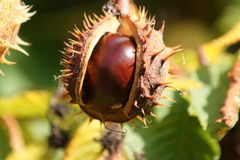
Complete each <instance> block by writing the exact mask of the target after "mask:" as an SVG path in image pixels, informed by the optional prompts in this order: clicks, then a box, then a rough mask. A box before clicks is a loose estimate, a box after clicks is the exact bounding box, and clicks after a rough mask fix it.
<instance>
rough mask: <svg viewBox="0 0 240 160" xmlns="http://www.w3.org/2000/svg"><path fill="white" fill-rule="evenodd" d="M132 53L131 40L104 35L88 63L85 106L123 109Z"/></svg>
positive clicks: (132, 71) (130, 84)
mask: <svg viewBox="0 0 240 160" xmlns="http://www.w3.org/2000/svg"><path fill="white" fill-rule="evenodd" d="M135 53H136V45H135V42H134V41H133V40H131V38H130V37H128V36H125V35H122V34H118V33H108V34H106V35H104V36H103V37H102V38H101V39H100V40H99V42H98V43H97V45H96V46H95V48H94V50H93V53H92V55H91V57H90V59H89V62H88V66H87V71H86V77H85V79H84V83H83V100H84V102H85V103H86V104H94V105H99V106H102V107H109V106H112V105H114V104H121V105H124V103H126V101H127V99H128V95H129V93H130V90H131V86H132V82H133V75H134V68H135V58H136V56H135Z"/></svg>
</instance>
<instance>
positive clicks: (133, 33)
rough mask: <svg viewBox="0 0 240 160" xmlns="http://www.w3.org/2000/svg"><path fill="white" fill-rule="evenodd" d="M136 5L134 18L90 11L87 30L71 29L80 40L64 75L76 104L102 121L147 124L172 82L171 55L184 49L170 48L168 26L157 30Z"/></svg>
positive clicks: (68, 54) (69, 49)
mask: <svg viewBox="0 0 240 160" xmlns="http://www.w3.org/2000/svg"><path fill="white" fill-rule="evenodd" d="M130 8H131V9H132V10H131V11H130V13H131V14H129V15H128V16H121V14H115V13H114V14H111V13H109V12H106V11H105V10H103V15H102V16H97V15H95V14H94V15H93V16H92V17H91V16H89V17H87V16H86V15H85V21H84V22H83V24H84V30H83V31H80V30H79V29H78V28H75V29H74V31H73V32H71V33H72V35H73V36H74V37H75V38H74V39H70V40H69V42H68V43H66V48H65V49H64V52H63V53H64V58H63V59H62V61H61V63H62V65H63V66H64V70H62V75H61V76H60V77H61V80H62V82H63V83H64V86H65V88H66V89H67V91H68V93H69V95H70V97H71V99H72V100H71V103H74V104H79V106H80V108H81V109H82V110H83V111H84V112H85V113H86V114H87V115H89V116H90V117H91V118H93V119H98V120H100V121H102V122H106V121H108V122H117V123H123V122H127V121H130V120H132V119H134V118H136V117H138V118H140V119H141V120H142V121H143V122H144V123H146V121H145V116H146V115H153V113H152V112H151V109H152V107H153V106H155V105H161V104H160V99H161V95H162V92H163V90H164V89H165V88H166V87H167V86H168V82H167V77H168V66H169V63H168V58H169V57H170V56H171V55H173V54H174V53H176V52H178V51H180V50H181V49H180V47H179V46H177V47H173V48H171V47H166V46H165V44H164V42H163V31H164V24H163V25H162V27H161V29H159V30H156V29H154V26H155V20H154V19H153V18H149V17H148V16H147V13H146V11H145V8H142V9H139V10H138V9H137V7H136V6H135V5H133V4H132V6H131V7H130Z"/></svg>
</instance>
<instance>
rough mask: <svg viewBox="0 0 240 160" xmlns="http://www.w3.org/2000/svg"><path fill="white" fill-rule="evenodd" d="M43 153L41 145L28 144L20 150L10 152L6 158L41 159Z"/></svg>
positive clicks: (16, 159)
mask: <svg viewBox="0 0 240 160" xmlns="http://www.w3.org/2000/svg"><path fill="white" fill-rule="evenodd" d="M44 153H45V149H44V147H42V146H36V145H30V146H28V147H27V148H24V149H23V150H21V151H18V152H17V151H16V152H12V153H10V155H8V156H7V158H6V160H28V159H29V160H41V159H42V157H43V155H44Z"/></svg>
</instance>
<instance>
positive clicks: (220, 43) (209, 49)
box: [202, 22, 240, 63]
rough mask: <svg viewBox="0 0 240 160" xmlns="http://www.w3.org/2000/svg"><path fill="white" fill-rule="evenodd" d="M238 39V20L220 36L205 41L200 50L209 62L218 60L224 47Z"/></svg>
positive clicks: (239, 33) (239, 31)
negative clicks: (207, 41)
mask: <svg viewBox="0 0 240 160" xmlns="http://www.w3.org/2000/svg"><path fill="white" fill-rule="evenodd" d="M239 41H240V22H238V23H237V24H236V25H235V26H234V27H233V28H232V29H231V30H230V31H228V32H227V33H226V34H224V35H222V36H221V37H219V38H217V39H215V40H213V41H211V42H209V43H206V44H204V45H203V46H202V51H203V53H204V54H205V56H206V57H207V60H208V61H209V62H211V63H216V62H218V61H219V57H221V55H223V53H224V49H226V48H227V47H228V46H230V45H233V44H235V43H237V42H239Z"/></svg>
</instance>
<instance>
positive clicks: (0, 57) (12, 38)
mask: <svg viewBox="0 0 240 160" xmlns="http://www.w3.org/2000/svg"><path fill="white" fill-rule="evenodd" d="M30 10H31V7H30V6H27V5H25V4H23V3H22V2H21V1H20V0H0V63H4V64H14V62H10V61H8V60H7V59H6V58H5V56H6V55H7V54H9V49H15V50H18V51H20V52H22V53H24V54H26V55H28V54H27V52H26V51H25V50H24V49H22V48H21V47H20V45H28V43H27V42H24V41H23V40H21V39H20V37H19V36H18V32H19V29H20V26H21V24H22V23H24V22H26V21H27V20H29V19H30V17H31V16H33V15H34V14H35V12H31V13H29V11H30Z"/></svg>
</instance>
